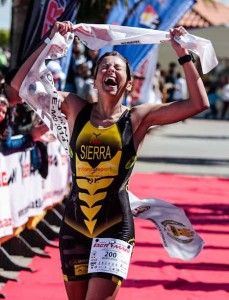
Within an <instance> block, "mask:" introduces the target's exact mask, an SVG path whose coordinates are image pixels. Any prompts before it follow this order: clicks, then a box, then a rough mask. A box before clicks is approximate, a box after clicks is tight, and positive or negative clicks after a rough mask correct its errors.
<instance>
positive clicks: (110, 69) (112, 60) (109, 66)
mask: <svg viewBox="0 0 229 300" xmlns="http://www.w3.org/2000/svg"><path fill="white" fill-rule="evenodd" d="M94 86H95V88H97V90H98V98H99V100H100V101H103V99H104V97H107V98H108V95H111V96H115V97H110V98H111V99H112V98H113V99H114V101H117V100H119V99H123V97H124V95H125V91H126V90H128V91H130V90H131V87H132V83H131V81H127V75H126V64H125V62H124V61H123V60H122V59H121V58H119V57H117V56H107V57H104V58H103V60H102V62H101V63H100V66H99V68H98V73H97V76H96V78H95V83H94Z"/></svg>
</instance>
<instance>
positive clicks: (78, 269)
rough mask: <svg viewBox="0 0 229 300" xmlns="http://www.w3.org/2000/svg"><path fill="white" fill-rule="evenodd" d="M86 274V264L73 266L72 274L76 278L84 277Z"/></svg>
mask: <svg viewBox="0 0 229 300" xmlns="http://www.w3.org/2000/svg"><path fill="white" fill-rule="evenodd" d="M87 272H88V264H77V265H74V273H75V275H76V276H79V275H85V274H87Z"/></svg>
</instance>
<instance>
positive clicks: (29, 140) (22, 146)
mask: <svg viewBox="0 0 229 300" xmlns="http://www.w3.org/2000/svg"><path fill="white" fill-rule="evenodd" d="M11 119H12V116H11V110H10V107H9V102H8V100H7V99H6V97H5V96H4V94H3V93H1V94H0V152H1V153H2V154H3V155H9V154H12V153H15V152H21V151H25V150H28V149H32V148H33V147H34V141H36V139H37V138H38V136H39V134H38V132H37V130H32V132H31V134H27V135H24V136H22V137H18V138H14V139H13V138H12V126H11Z"/></svg>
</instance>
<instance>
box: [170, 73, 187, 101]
mask: <svg viewBox="0 0 229 300" xmlns="http://www.w3.org/2000/svg"><path fill="white" fill-rule="evenodd" d="M172 97H173V101H179V100H185V99H187V83H186V80H185V79H184V77H182V74H181V72H177V75H176V79H175V83H174V92H173V96H172Z"/></svg>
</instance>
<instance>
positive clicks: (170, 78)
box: [165, 62, 177, 103]
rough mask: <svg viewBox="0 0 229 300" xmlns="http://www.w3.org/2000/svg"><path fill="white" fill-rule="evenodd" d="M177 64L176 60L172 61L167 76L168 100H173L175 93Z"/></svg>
mask: <svg viewBox="0 0 229 300" xmlns="http://www.w3.org/2000/svg"><path fill="white" fill-rule="evenodd" d="M176 67H177V64H176V63H174V62H171V63H170V64H169V70H168V74H167V76H166V78H165V86H166V102H167V103H169V102H172V101H173V93H174V85H175V80H176V75H175V71H176Z"/></svg>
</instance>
